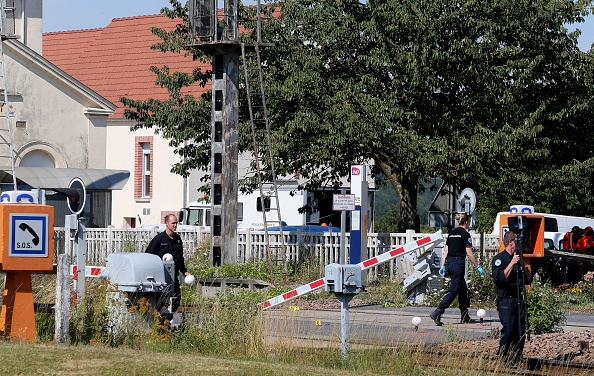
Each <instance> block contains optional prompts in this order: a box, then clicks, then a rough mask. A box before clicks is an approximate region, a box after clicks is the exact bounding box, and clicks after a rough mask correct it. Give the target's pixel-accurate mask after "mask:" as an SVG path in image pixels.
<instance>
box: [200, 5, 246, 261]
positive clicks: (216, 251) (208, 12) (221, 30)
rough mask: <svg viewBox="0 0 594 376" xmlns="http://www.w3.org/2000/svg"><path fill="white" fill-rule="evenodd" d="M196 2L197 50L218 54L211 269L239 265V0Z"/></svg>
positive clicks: (214, 76) (214, 85)
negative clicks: (220, 6)
mask: <svg viewBox="0 0 594 376" xmlns="http://www.w3.org/2000/svg"><path fill="white" fill-rule="evenodd" d="M219 1H220V0H190V14H189V21H190V29H191V33H192V42H191V44H192V46H194V47H197V48H199V49H201V50H202V51H204V52H206V53H208V54H210V55H212V131H211V140H212V151H211V183H210V204H211V226H210V235H211V238H210V239H211V241H210V242H211V244H210V247H211V249H210V251H211V252H210V258H211V260H210V261H211V265H213V266H220V265H224V264H234V263H237V195H238V189H237V187H238V167H237V164H238V131H237V128H238V123H239V112H238V108H239V85H238V82H239V55H240V53H241V50H240V43H239V28H238V0H224V7H223V13H222V14H217V10H218V9H219Z"/></svg>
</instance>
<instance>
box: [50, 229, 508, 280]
mask: <svg viewBox="0 0 594 376" xmlns="http://www.w3.org/2000/svg"><path fill="white" fill-rule="evenodd" d="M157 233H158V230H157V229H156V228H155V229H122V228H114V227H108V228H88V229H86V260H87V261H86V264H87V265H96V266H103V265H105V259H106V258H107V255H109V254H110V253H112V252H144V250H145V248H146V246H147V245H148V243H149V242H150V240H151V239H152V238H153V237H154V236H155V235H156V234H157ZM178 233H179V235H180V236H181V238H182V241H183V244H184V255H185V256H186V258H188V259H191V258H192V257H193V256H195V255H196V253H197V252H200V251H202V252H206V251H207V250H208V249H209V239H210V233H209V232H206V231H204V230H202V229H199V228H198V229H196V230H180V231H178ZM269 234H270V235H271V241H272V244H271V245H273V246H274V245H275V244H278V245H280V244H281V242H280V233H279V232H270V231H269ZM427 235H428V234H424V233H423V234H422V233H415V232H414V231H413V230H408V231H407V232H406V233H391V234H388V233H380V234H376V233H370V234H367V258H372V257H375V256H377V255H380V254H382V253H384V252H386V251H389V250H391V249H394V248H396V247H398V246H400V245H404V244H406V243H409V242H411V241H413V240H418V239H421V238H423V237H425V236H427ZM283 236H284V238H285V244H286V246H287V248H286V253H285V255H273V257H274V258H275V259H278V258H281V257H283V258H285V259H286V260H288V261H289V262H291V263H299V262H302V261H304V260H306V259H307V260H311V259H314V260H319V264H320V268H321V271H323V269H324V266H325V265H327V264H330V263H333V262H336V263H339V262H340V237H341V234H340V233H337V232H325V233H310V232H305V231H297V232H287V231H283ZM237 238H238V242H237V260H238V262H240V263H245V262H250V261H259V260H267V255H266V243H265V234H264V231H261V230H252V229H249V230H239V231H238V236H237ZM67 239H68V240H67ZM54 240H55V249H56V254H58V253H67V254H69V255H70V259H71V260H73V261H74V260H75V259H76V250H75V249H74V247H73V245H74V240H73V239H70V230H65V229H64V228H55V229H54ZM472 240H473V246H474V248H475V249H476V250H477V251H478V252H479V255H481V256H483V257H486V256H488V255H489V254H492V253H494V252H496V250H497V249H498V248H499V240H498V238H497V237H496V236H494V235H490V234H487V235H485V234H473V235H472ZM345 241H346V258H347V262H348V257H349V254H350V246H349V241H350V234H349V233H346V234H345ZM272 249H276V250H279V249H280V248H274V247H272ZM277 252H278V251H277ZM419 256H420V255H419ZM389 268H390V275H391V276H392V275H393V263H390V265H389ZM376 273H377V269H375V270H372V271H371V274H372V275H376Z"/></svg>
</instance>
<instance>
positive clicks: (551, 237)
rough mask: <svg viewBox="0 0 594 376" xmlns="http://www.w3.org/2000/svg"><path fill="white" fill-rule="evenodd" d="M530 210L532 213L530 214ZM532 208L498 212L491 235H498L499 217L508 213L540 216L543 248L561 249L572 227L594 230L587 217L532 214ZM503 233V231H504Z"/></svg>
mask: <svg viewBox="0 0 594 376" xmlns="http://www.w3.org/2000/svg"><path fill="white" fill-rule="evenodd" d="M530 210H531V211H532V212H530ZM533 211H534V208H533V207H532V206H527V205H513V206H512V207H510V211H509V212H499V213H497V217H496V218H495V224H494V225H493V232H492V234H495V235H499V228H500V227H501V225H500V220H499V219H500V217H501V214H509V213H518V214H521V213H530V214H538V215H542V216H544V218H545V223H544V227H545V228H544V237H545V239H544V241H545V247H546V248H547V249H551V247H554V249H556V250H561V249H563V236H564V235H565V233H567V232H569V231H571V229H572V227H573V226H579V227H580V228H586V227H588V226H590V227H592V228H594V219H592V218H587V217H573V216H569V215H559V214H549V213H533ZM504 231H505V229H504Z"/></svg>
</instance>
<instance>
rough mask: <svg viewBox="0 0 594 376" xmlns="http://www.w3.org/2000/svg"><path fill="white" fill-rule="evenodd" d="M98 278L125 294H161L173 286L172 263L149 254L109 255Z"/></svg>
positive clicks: (123, 253)
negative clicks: (108, 282) (115, 286)
mask: <svg viewBox="0 0 594 376" xmlns="http://www.w3.org/2000/svg"><path fill="white" fill-rule="evenodd" d="M105 264H106V267H105V269H104V270H103V272H102V273H101V275H100V276H99V277H101V278H104V279H107V280H109V281H110V282H111V284H113V285H117V288H118V290H120V291H126V292H163V291H164V290H165V288H166V287H167V286H169V285H172V284H173V279H172V277H174V276H173V270H174V267H173V261H163V260H161V258H160V257H159V256H157V255H153V254H151V253H125V252H122V253H111V254H110V255H109V256H107V259H106V261H105Z"/></svg>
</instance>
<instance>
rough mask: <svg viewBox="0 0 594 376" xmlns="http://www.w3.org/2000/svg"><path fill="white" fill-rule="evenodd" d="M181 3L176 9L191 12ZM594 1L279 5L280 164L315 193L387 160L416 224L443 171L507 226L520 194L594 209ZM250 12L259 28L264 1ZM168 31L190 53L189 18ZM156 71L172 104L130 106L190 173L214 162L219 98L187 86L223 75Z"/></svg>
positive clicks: (269, 77) (268, 53)
mask: <svg viewBox="0 0 594 376" xmlns="http://www.w3.org/2000/svg"><path fill="white" fill-rule="evenodd" d="M171 3H172V8H173V9H171V10H165V11H166V13H167V14H168V15H169V16H181V17H182V18H183V17H185V18H183V19H184V21H185V22H187V16H186V15H185V11H186V9H185V8H184V7H182V6H181V5H180V4H179V2H177V1H175V0H171ZM591 3H592V1H591V0H579V1H573V0H513V1H512V0H496V1H491V2H479V1H462V2H460V1H456V2H454V1H447V0H421V1H419V0H415V1H410V0H368V1H365V2H360V1H357V0H336V1H323V0H280V1H273V2H272V4H271V8H269V10H275V11H276V12H277V13H276V14H277V15H280V16H277V17H274V18H270V19H268V20H267V21H266V22H265V23H264V26H263V31H262V35H263V36H264V39H265V41H267V42H272V43H274V45H273V47H268V48H265V49H263V50H262V54H263V55H262V61H264V62H265V63H263V65H262V68H263V69H264V74H265V81H266V94H267V105H268V108H269V116H270V124H271V127H272V139H273V140H274V146H275V155H276V156H277V158H278V161H277V165H278V166H279V168H278V170H279V172H281V173H289V172H290V173H293V172H298V173H299V174H300V175H301V177H303V178H305V179H306V180H305V181H306V183H305V184H304V185H303V187H302V188H309V189H312V188H317V187H320V186H338V185H339V184H340V179H341V178H342V177H344V176H348V173H349V167H350V165H352V164H359V163H371V164H372V166H373V167H372V172H373V174H374V176H375V177H376V178H378V179H382V180H385V181H387V182H388V183H390V184H392V185H393V186H394V188H395V189H396V192H397V194H398V196H399V200H400V203H401V208H400V218H399V221H398V227H399V229H400V230H401V231H402V230H404V229H407V228H414V229H417V230H418V229H419V217H418V214H417V194H418V191H419V183H420V181H422V180H423V179H429V178H433V177H436V176H440V177H442V178H443V179H444V181H446V182H449V183H453V184H454V185H456V186H458V187H460V188H462V187H467V186H469V187H472V188H473V189H475V191H476V192H477V193H478V194H479V195H480V196H482V197H484V199H483V200H482V201H481V202H480V205H479V208H481V210H482V214H483V215H484V216H489V217H490V221H491V223H492V218H493V214H494V212H497V211H501V210H505V208H506V207H507V206H509V204H512V203H528V204H532V205H534V206H535V207H536V208H537V209H538V210H541V211H555V212H558V213H565V214H582V215H585V214H590V215H594V210H593V209H591V208H593V207H594V205H593V204H594V198H590V195H589V192H590V189H591V186H592V184H593V183H594V182H593V178H592V177H593V176H594V174H593V172H594V159H593V155H592V148H591V146H590V145H592V143H593V142H594V139H593V137H594V132H593V129H592V121H591V120H590V119H591V118H592V115H593V108H592V104H591V103H590V102H591V100H590V98H592V94H594V93H593V85H592V82H593V80H592V78H593V77H592V75H593V69H592V67H593V64H592V62H593V60H592V59H593V56H592V53H583V52H581V51H579V49H578V48H577V36H578V32H573V33H570V32H568V31H567V29H566V28H565V25H567V24H572V23H576V22H581V21H583V17H584V16H585V15H587V14H588V12H589V9H590V8H589V7H590V6H591ZM241 12H242V17H243V18H244V19H246V20H247V21H246V25H248V27H247V30H252V29H253V28H250V27H249V25H253V23H251V24H250V20H253V9H249V8H248V9H247V10H244V9H243V8H242V10H241ZM250 12H251V13H250ZM240 18H241V17H240ZM155 33H156V34H157V35H159V36H160V37H161V38H162V39H163V42H162V43H160V44H159V45H157V46H155V48H159V49H161V50H163V51H165V50H169V51H178V52H180V51H181V46H183V45H184V44H183V43H184V38H187V26H184V25H180V26H179V27H178V29H177V30H175V31H174V32H172V33H166V32H163V31H159V30H155ZM184 33H185V34H184ZM242 38H243V39H244V40H246V41H249V40H253V39H254V37H253V35H250V33H249V32H247V33H246V34H245V35H244V36H243V37H242ZM190 52H191V53H193V54H194V56H195V58H200V59H205V58H206V57H205V56H203V55H201V53H200V52H199V51H197V50H192V51H190ZM153 70H154V71H155V73H157V82H158V84H159V85H162V86H165V87H168V89H169V90H170V92H171V94H172V95H171V100H170V101H166V102H159V101H154V100H149V101H133V100H130V99H126V98H124V99H123V100H122V101H123V102H124V103H125V104H126V105H128V106H130V107H131V108H132V109H131V110H129V111H127V116H128V117H129V118H131V119H134V120H137V121H139V126H145V127H155V128H156V129H157V131H158V132H160V133H161V134H162V135H163V136H164V137H166V138H168V139H170V140H171V144H172V146H174V147H176V148H177V149H176V151H177V152H179V153H180V154H181V155H182V156H184V157H185V158H186V159H185V162H184V163H180V164H179V165H177V166H176V167H175V171H177V172H180V173H188V169H190V168H202V169H207V168H208V163H209V162H210V152H209V146H210V145H209V137H210V125H209V124H210V122H209V121H207V119H208V118H209V116H210V110H209V107H210V98H209V96H208V95H205V96H204V97H203V98H200V100H197V99H194V98H190V97H187V96H186V97H182V96H181V94H180V91H179V87H181V86H183V85H188V84H195V83H197V82H199V83H200V84H202V85H204V84H206V81H207V80H208V77H209V73H210V72H201V71H199V70H197V71H195V72H193V74H192V75H176V74H175V73H171V72H169V71H168V69H167V68H166V67H165V68H156V67H155V68H153ZM242 97H245V96H243V95H242ZM240 116H241V112H240ZM244 118H245V117H244ZM245 131H246V128H245V127H240V141H241V143H240V150H247V148H248V142H247V140H248V137H247V134H246V132H245ZM183 140H190V141H191V142H190V143H189V144H188V146H187V147H184V146H183V142H182V141H183ZM488 221H489V219H487V220H486V222H488Z"/></svg>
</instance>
